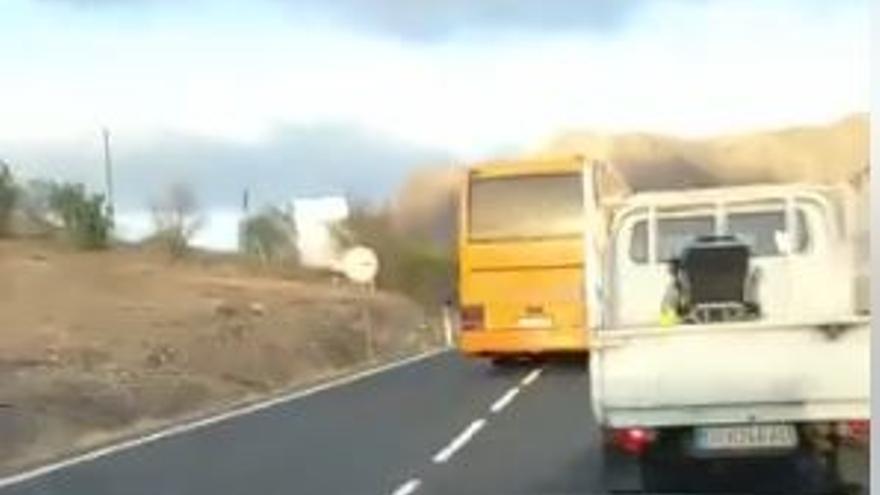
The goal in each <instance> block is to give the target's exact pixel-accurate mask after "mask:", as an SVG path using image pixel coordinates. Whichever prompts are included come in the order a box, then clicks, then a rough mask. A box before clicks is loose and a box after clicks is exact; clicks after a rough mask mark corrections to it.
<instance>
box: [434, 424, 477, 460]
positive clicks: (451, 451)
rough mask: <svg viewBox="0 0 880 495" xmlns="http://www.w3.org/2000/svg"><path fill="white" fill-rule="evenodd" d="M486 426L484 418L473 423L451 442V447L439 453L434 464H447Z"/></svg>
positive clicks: (435, 456)
mask: <svg viewBox="0 0 880 495" xmlns="http://www.w3.org/2000/svg"><path fill="white" fill-rule="evenodd" d="M484 426H486V420H485V419H483V418H480V419H478V420H475V421H473V422H472V423H471V424H469V425H468V427H467V428H465V429H464V431H462V432H461V433H459V434H458V436H457V437H455V438H454V439H453V440H452V441H451V442H449V445H447V446H446V447H444V448H443V449H442V450H441V451H440V452H437V453H436V454H435V455H434V457H433V458H432V459H431V460H432V461H434V464H443V463H445V462H446V461H448V460H449V459H451V458H452V456H453V455H455V453H456V452H457V451H458V449H460V448H462V447H464V446H465V444H467V443H468V442H469V441H470V440H471V438H473V437H474V435H476V434H477V432H478V431H480V429H482V428H483V427H484Z"/></svg>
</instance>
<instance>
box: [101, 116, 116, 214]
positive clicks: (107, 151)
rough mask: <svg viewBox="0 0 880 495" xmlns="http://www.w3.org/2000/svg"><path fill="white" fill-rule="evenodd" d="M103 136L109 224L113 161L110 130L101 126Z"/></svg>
mask: <svg viewBox="0 0 880 495" xmlns="http://www.w3.org/2000/svg"><path fill="white" fill-rule="evenodd" d="M101 134H102V136H103V137H104V187H105V189H106V191H107V216H109V217H110V223H111V225H112V224H113V223H114V211H113V161H112V160H111V158H110V130H109V129H107V128H106V127H103V128H101Z"/></svg>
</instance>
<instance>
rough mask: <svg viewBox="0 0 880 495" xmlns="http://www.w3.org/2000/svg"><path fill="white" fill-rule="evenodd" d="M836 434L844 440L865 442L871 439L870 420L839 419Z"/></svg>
mask: <svg viewBox="0 0 880 495" xmlns="http://www.w3.org/2000/svg"><path fill="white" fill-rule="evenodd" d="M837 434H838V436H840V438H841V439H843V440H844V441H848V442H855V443H859V444H866V443H868V442H869V441H870V439H871V421H870V420H867V419H854V420H849V421H841V422H840V423H838V424H837Z"/></svg>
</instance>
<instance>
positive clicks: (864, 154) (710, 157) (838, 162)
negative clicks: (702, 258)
mask: <svg viewBox="0 0 880 495" xmlns="http://www.w3.org/2000/svg"><path fill="white" fill-rule="evenodd" d="M571 153H583V154H586V155H588V156H593V157H596V158H599V159H610V160H612V161H613V162H614V163H615V164H616V165H617V166H618V167H619V168H620V169H621V171H622V172H623V173H624V175H625V176H626V178H627V180H629V181H630V183H631V184H632V186H633V187H634V188H635V189H637V190H638V189H641V190H644V189H665V188H682V187H706V186H716V185H724V184H741V183H750V182H790V181H805V182H821V183H835V182H839V181H842V180H847V179H848V178H850V177H852V176H853V175H854V174H856V173H857V172H858V171H860V170H863V169H864V168H865V167H866V166H867V164H868V160H869V156H870V150H869V119H868V116H867V115H865V114H857V115H852V116H849V117H846V118H843V119H841V120H839V121H836V122H831V123H829V124H828V125H819V126H800V127H792V128H786V129H775V130H774V129H770V130H762V131H760V132H754V133H749V134H740V135H731V136H719V137H715V138H710V139H693V140H687V139H679V138H676V137H673V136H665V135H658V134H649V133H637V132H635V133H627V134H611V135H608V134H597V133H594V132H589V131H574V132H567V133H563V134H561V135H559V136H557V137H555V138H553V139H551V140H549V141H548V142H546V143H541V144H539V145H538V146H536V147H534V149H532V150H531V151H530V152H528V153H526V154H525V156H551V155H566V154H571ZM464 177H465V175H464V169H463V168H457V167H434V168H424V169H420V170H418V171H417V172H416V173H414V174H413V175H412V176H411V177H410V179H409V180H408V181H406V182H405V183H404V185H403V187H402V188H401V190H400V191H399V192H398V195H397V197H396V199H395V201H394V202H393V209H392V214H393V215H394V217H395V219H396V222H397V223H398V225H401V226H404V227H407V228H412V229H417V230H418V229H422V230H424V229H425V227H424V226H430V227H429V229H430V230H429V231H428V232H421V233H423V234H430V235H431V236H432V237H434V238H439V239H442V240H444V241H445V242H448V241H449V240H450V239H452V238H453V236H454V225H455V222H454V221H455V201H456V197H457V192H458V188H459V185H460V184H461V181H462V180H463V179H464Z"/></svg>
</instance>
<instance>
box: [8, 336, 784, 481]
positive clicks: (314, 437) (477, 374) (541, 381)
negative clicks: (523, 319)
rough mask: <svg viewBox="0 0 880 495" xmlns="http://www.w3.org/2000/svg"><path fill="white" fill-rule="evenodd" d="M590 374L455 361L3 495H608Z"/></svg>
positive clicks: (209, 429) (167, 441)
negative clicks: (602, 482)
mask: <svg viewBox="0 0 880 495" xmlns="http://www.w3.org/2000/svg"><path fill="white" fill-rule="evenodd" d="M584 364H585V363H580V362H569V363H559V362H549V363H544V364H540V365H538V364H533V365H523V366H518V367H513V368H508V369H502V370H499V369H495V368H493V367H492V366H490V365H489V364H488V363H486V362H483V361H474V360H467V359H464V358H461V357H459V356H458V355H457V354H456V353H454V352H445V353H442V354H438V355H435V356H432V357H428V358H426V359H422V360H419V361H416V362H413V363H410V364H406V365H403V366H399V367H395V368H393V369H390V370H388V371H383V372H381V373H376V374H372V375H370V376H368V377H366V378H363V379H360V380H357V381H354V382H351V383H347V384H343V385H340V386H336V387H332V388H328V389H326V390H323V391H321V392H318V393H314V394H311V395H308V396H305V397H302V398H299V399H296V400H291V401H287V402H282V403H279V404H277V405H274V406H272V407H269V408H266V409H263V410H260V411H257V412H253V413H249V414H245V415H240V416H236V417H233V418H230V419H227V420H224V421H222V422H218V423H214V424H211V425H208V426H205V427H203V428H199V429H195V430H192V431H187V432H184V433H181V434H176V435H171V436H168V437H165V438H162V439H160V440H157V441H154V442H149V443H145V444H142V445H138V446H136V447H133V448H129V449H125V450H122V451H119V452H115V453H112V454H110V455H106V456H103V457H99V458H96V459H92V460H89V461H86V462H79V463H76V464H73V465H70V466H67V467H64V468H62V469H58V470H55V471H52V472H49V473H48V474H45V475H42V476H39V477H35V478H32V479H29V480H27V481H24V482H21V483H17V484H13V485H9V486H6V487H5V488H0V495H49V494H52V495H55V494H59V495H61V494H63V495H106V494H113V495H117V494H121V495H178V494H181V495H183V494H199V495H208V494H210V495H238V494H241V495H251V494H254V495H272V494H279V495H280V494H284V495H290V494H321V495H332V494H342V495H360V494H364V495H412V494H418V495H432V494H433V495H437V494H455V495H467V494H475V495H477V494H478V495H492V494H511V495H517V494H529V495H532V494H542V495H553V494H575V493H577V494H600V493H602V490H601V487H600V482H599V459H598V449H599V445H598V438H597V433H598V432H597V431H596V427H595V424H594V422H593V420H592V418H591V416H590V407H589V402H588V400H589V399H588V397H589V388H588V386H589V383H588V378H587V374H586V370H585V365H584ZM780 475H781V476H786V475H784V474H780ZM746 476H748V475H746ZM0 486H3V481H2V480H0Z"/></svg>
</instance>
